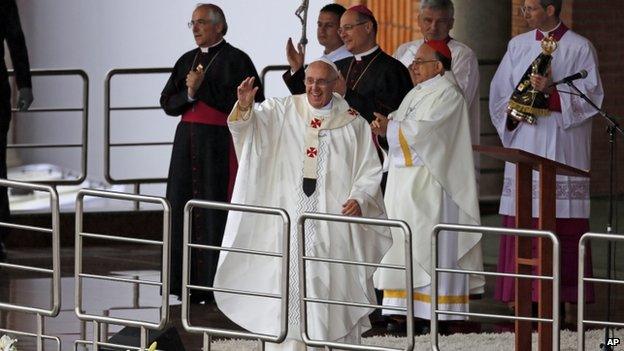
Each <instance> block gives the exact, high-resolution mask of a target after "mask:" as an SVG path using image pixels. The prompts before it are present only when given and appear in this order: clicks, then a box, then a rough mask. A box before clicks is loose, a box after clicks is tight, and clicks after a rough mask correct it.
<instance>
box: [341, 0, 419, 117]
mask: <svg viewBox="0 0 624 351" xmlns="http://www.w3.org/2000/svg"><path fill="white" fill-rule="evenodd" d="M338 33H339V34H340V37H341V38H342V41H343V42H344V44H345V46H346V48H347V50H349V51H350V52H351V54H353V55H352V56H350V57H347V58H344V59H342V60H339V61H336V66H338V69H339V70H340V73H341V74H342V78H344V79H340V80H339V82H338V85H337V91H338V92H339V93H340V94H341V95H342V96H344V98H345V99H346V100H347V101H348V102H349V105H350V106H351V107H352V108H354V109H356V110H357V111H358V112H359V113H360V114H361V115H362V117H364V118H365V119H366V120H367V121H369V122H372V121H373V120H374V119H375V117H374V116H373V112H379V113H382V114H388V113H390V112H392V111H394V110H396V109H397V108H398V107H399V104H400V103H401V101H402V100H403V98H404V97H405V95H406V94H407V92H408V91H410V89H411V88H412V86H413V85H412V82H411V81H410V76H409V72H408V71H407V68H405V66H403V65H402V64H401V62H399V61H398V60H396V59H395V58H393V57H392V56H390V55H388V54H386V53H385V52H384V51H383V50H382V49H381V48H380V47H379V45H377V39H376V37H377V20H376V19H375V16H374V15H373V12H372V11H371V10H369V9H368V8H367V7H366V6H364V5H356V6H352V7H350V8H349V9H348V10H347V11H346V12H345V13H344V14H343V15H342V17H341V18H340V28H339V29H338Z"/></svg>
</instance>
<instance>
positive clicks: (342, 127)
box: [214, 95, 392, 349]
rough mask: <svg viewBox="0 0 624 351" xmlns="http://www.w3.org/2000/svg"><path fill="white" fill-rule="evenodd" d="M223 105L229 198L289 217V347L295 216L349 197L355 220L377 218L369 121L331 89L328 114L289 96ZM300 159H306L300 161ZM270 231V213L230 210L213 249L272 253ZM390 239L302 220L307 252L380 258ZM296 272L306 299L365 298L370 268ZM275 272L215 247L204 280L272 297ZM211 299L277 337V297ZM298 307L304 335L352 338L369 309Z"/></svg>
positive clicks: (273, 228) (377, 168) (266, 261)
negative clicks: (231, 151)
mask: <svg viewBox="0 0 624 351" xmlns="http://www.w3.org/2000/svg"><path fill="white" fill-rule="evenodd" d="M232 111H233V112H232V114H231V115H230V117H229V119H228V126H229V128H230V131H231V133H232V137H233V140H234V146H235V149H236V155H237V157H238V160H239V168H238V174H237V177H236V184H235V186H234V192H233V195H232V202H233V203H240V204H248V205H259V206H271V207H280V208H284V209H285V210H286V211H287V212H288V214H289V216H290V220H291V235H290V240H291V244H290V255H291V259H290V262H291V267H290V272H289V276H290V284H289V287H290V293H289V296H290V301H289V309H288V310H289V317H288V326H289V331H288V336H287V338H288V339H287V341H288V340H290V341H289V342H288V344H292V341H294V340H301V336H300V335H301V334H300V330H299V324H300V323H299V322H300V320H299V318H300V316H299V297H300V292H299V288H298V279H299V273H298V264H297V254H298V247H299V246H298V245H299V243H298V239H297V220H298V219H299V216H300V215H301V214H302V213H303V212H306V211H313V212H324V213H335V214H340V213H341V211H342V204H344V203H345V202H346V201H347V200H348V199H355V200H357V201H358V203H359V205H360V207H361V209H362V212H363V215H364V216H367V217H375V218H385V217H386V214H385V209H384V204H383V199H382V195H381V190H380V186H379V184H380V181H381V165H380V163H379V158H378V157H377V154H376V151H375V146H374V145H373V142H372V138H371V131H370V127H369V126H368V124H367V123H366V121H365V120H364V119H363V118H361V117H360V116H359V115H358V114H357V112H355V111H354V110H351V109H349V106H348V104H347V103H346V101H345V100H344V99H342V98H341V97H339V96H338V95H334V98H333V100H332V104H331V109H330V110H318V109H313V108H312V107H311V106H310V105H309V104H308V102H307V98H306V96H305V95H297V96H290V97H286V98H276V99H268V100H266V101H265V102H263V103H262V104H261V105H260V106H259V107H258V108H254V109H251V110H250V111H248V112H246V113H243V112H240V111H239V110H238V108H237V107H236V106H235V107H234V109H233V110H232ZM311 128H315V129H318V130H317V131H311V130H310V129H311ZM315 137H317V139H314V138H315ZM311 147H313V148H314V150H312V149H310V148H311ZM310 157H314V158H315V160H313V161H311V160H306V159H307V158H310ZM312 172H314V173H315V174H311V173H312ZM304 176H305V177H306V178H312V179H314V180H315V188H314V192H313V193H312V194H311V195H310V196H306V195H305V194H304V192H303V189H302V186H303V178H304ZM280 230H281V226H280V222H279V220H278V219H277V218H276V217H274V216H267V215H257V214H250V213H241V212H230V213H229V216H228V221H227V225H226V229H225V234H224V238H223V246H232V247H237V248H248V249H254V250H263V251H272V252H281V243H282V237H281V236H280V235H281V233H280ZM391 242H392V240H391V234H390V231H389V230H387V229H384V228H378V227H363V226H360V225H350V224H344V223H334V222H320V221H308V222H306V237H305V245H306V250H307V251H306V254H307V255H312V256H317V257H325V258H335V259H345V260H354V261H361V262H380V261H381V257H382V256H383V254H384V253H385V252H386V251H387V249H388V248H389V247H390V245H391ZM306 272H307V284H308V296H309V297H315V298H321V299H330V300H341V301H353V302H360V303H375V294H374V291H373V285H372V275H373V272H374V270H373V269H372V268H364V267H354V266H346V265H336V264H326V263H309V264H308V266H307V271H306ZM280 274H281V266H280V259H278V258H270V257H262V256H257V255H243V254H237V253H231V252H230V253H227V252H222V253H221V255H220V257H219V266H218V269H217V274H216V277H215V282H214V286H215V287H221V288H229V289H238V290H247V291H256V292H263V293H271V294H279V293H280V284H281V281H280ZM215 300H216V302H217V305H218V307H219V309H220V310H221V311H223V313H225V315H226V316H228V318H230V319H231V320H232V321H234V322H235V323H237V324H239V325H240V326H242V327H244V328H245V329H248V330H250V331H253V332H259V333H266V334H273V335H276V334H277V333H278V331H279V320H280V301H279V300H277V299H268V298H257V297H248V296H241V295H232V294H225V293H217V292H215ZM307 306H308V326H309V328H308V333H309V334H308V335H309V336H310V337H312V338H315V339H321V340H332V341H335V340H339V339H344V338H345V337H349V336H352V335H356V336H357V337H358V338H359V335H360V333H361V332H364V331H365V330H366V329H367V328H369V327H370V325H368V314H369V313H370V312H371V309H366V308H352V307H342V306H335V305H327V304H316V303H314V304H308V305H307ZM286 344H287V343H285V344H284V345H286ZM293 345H299V346H301V343H300V342H296V343H294V344H293ZM284 347H289V346H284ZM293 348H295V349H296V347H294V346H293Z"/></svg>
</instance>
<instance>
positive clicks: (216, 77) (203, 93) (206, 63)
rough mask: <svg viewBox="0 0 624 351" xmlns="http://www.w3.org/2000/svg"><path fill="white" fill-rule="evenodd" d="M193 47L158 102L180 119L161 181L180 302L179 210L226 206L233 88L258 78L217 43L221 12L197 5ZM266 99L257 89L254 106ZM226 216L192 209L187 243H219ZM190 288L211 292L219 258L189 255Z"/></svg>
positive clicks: (245, 61)
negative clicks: (200, 204) (191, 204)
mask: <svg viewBox="0 0 624 351" xmlns="http://www.w3.org/2000/svg"><path fill="white" fill-rule="evenodd" d="M188 25H189V28H190V29H191V30H192V34H193V37H194V39H195V44H196V45H197V47H196V48H194V49H193V50H191V51H188V52H187V53H185V54H184V55H182V57H180V58H179V59H178V61H177V62H176V63H175V66H174V67H173V72H172V73H171V77H170V78H169V80H168V81H167V83H166V85H165V88H164V89H163V91H162V95H161V97H160V105H161V106H162V108H163V110H164V111H165V113H167V114H168V115H170V116H176V117H177V116H182V118H181V120H180V123H179V124H178V126H177V129H176V132H175V139H174V141H173V149H172V152H171V163H170V166H169V176H168V180H167V199H168V200H169V201H170V203H171V215H172V223H171V245H172V250H171V284H170V291H171V294H173V295H177V296H179V297H181V290H182V228H183V213H184V205H185V204H186V202H188V200H190V199H202V200H213V201H229V199H230V196H231V191H232V188H233V184H234V178H235V176H236V170H237V162H236V155H235V153H234V148H233V146H232V137H231V135H230V131H229V129H228V127H227V122H226V120H227V116H228V115H229V113H230V112H231V111H232V107H233V106H234V104H235V102H236V99H237V97H236V87H237V86H238V84H239V83H240V82H241V81H242V80H243V79H245V78H246V77H256V80H255V82H256V83H255V84H256V86H258V87H259V86H260V83H259V79H258V78H257V77H258V73H257V72H256V69H255V67H254V65H253V62H252V61H251V59H250V58H249V56H248V55H247V54H245V53H244V52H243V51H241V50H239V49H237V48H235V47H234V46H232V45H230V44H229V43H228V42H226V40H225V39H224V38H223V37H224V36H225V34H226V33H227V30H228V24H227V22H226V18H225V15H224V13H223V11H222V10H221V8H219V7H218V6H216V5H213V4H199V5H197V7H196V8H195V10H194V11H193V15H192V19H191V21H190V22H189V24H188ZM262 100H264V96H263V94H262V90H260V92H259V93H258V94H257V95H256V101H262ZM226 217H227V213H225V212H222V211H215V210H199V209H198V210H195V211H194V213H193V217H192V223H193V227H192V228H191V230H192V235H191V240H192V242H193V243H197V244H204V245H216V246H219V245H221V239H222V237H223V230H224V228H225V221H226ZM191 257H192V259H191V264H190V274H191V277H190V278H191V279H190V282H191V284H194V285H204V286H212V281H213V279H214V274H215V270H216V267H217V259H218V253H216V252H214V251H209V250H201V251H199V250H197V251H196V252H193V254H192V255H191ZM213 301H214V298H213V296H212V294H211V293H209V292H204V291H192V292H191V302H192V303H211V302H213Z"/></svg>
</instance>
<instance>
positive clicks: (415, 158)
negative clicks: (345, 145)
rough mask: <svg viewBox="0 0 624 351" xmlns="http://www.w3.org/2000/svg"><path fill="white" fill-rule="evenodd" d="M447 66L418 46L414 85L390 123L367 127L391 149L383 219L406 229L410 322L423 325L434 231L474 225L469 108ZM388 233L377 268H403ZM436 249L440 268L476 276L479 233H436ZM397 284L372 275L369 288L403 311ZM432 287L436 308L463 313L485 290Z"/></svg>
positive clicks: (431, 48)
mask: <svg viewBox="0 0 624 351" xmlns="http://www.w3.org/2000/svg"><path fill="white" fill-rule="evenodd" d="M450 65H451V52H450V50H449V48H448V46H447V45H446V43H445V42H444V41H433V40H430V41H428V42H427V43H426V44H425V45H422V46H421V47H420V48H419V49H418V51H417V53H416V58H415V59H414V62H413V63H412V65H411V66H410V71H411V73H412V79H413V80H414V84H416V86H415V87H414V88H413V89H412V90H411V91H410V92H409V93H408V94H407V96H406V97H405V99H404V100H403V102H402V103H401V106H400V107H399V109H398V110H397V111H395V112H393V113H392V114H390V116H389V118H388V119H387V118H385V117H384V116H381V115H379V114H378V115H377V119H376V120H375V121H374V122H373V123H372V124H371V126H372V127H373V131H374V132H375V133H377V134H385V135H386V138H387V139H388V144H389V145H390V152H389V162H390V165H389V167H390V169H389V171H388V186H387V188H386V194H385V203H386V208H387V210H388V218H391V219H401V220H405V221H407V223H408V224H409V225H410V227H411V229H412V235H413V238H412V250H413V260H414V265H413V266H414V290H415V291H414V296H413V298H414V316H415V317H419V318H423V319H430V308H431V290H430V287H431V233H432V230H433V227H434V226H435V225H436V224H438V223H459V224H473V225H478V224H479V223H480V220H479V205H478V201H477V192H476V182H475V174H474V165H473V161H472V157H471V155H472V147H471V143H470V135H469V132H468V110H467V108H466V105H467V104H466V100H465V99H464V97H463V96H462V93H461V90H460V88H459V87H458V86H457V85H456V83H455V80H454V78H453V73H452V72H451V71H450ZM394 234H395V233H393V236H394V244H393V246H392V248H391V249H390V250H389V251H388V253H387V254H386V256H385V257H384V259H383V262H384V263H392V264H402V263H403V262H404V259H405V258H404V254H403V252H404V247H403V240H402V239H400V235H398V233H396V235H394ZM438 243H439V246H438V247H439V250H438V253H439V260H438V262H439V266H440V267H444V268H462V269H469V270H482V266H483V263H482V253H481V234H475V233H470V234H469V233H459V234H458V233H448V232H442V233H441V234H440V236H439V241H438ZM402 282H403V276H402V273H401V272H399V271H391V270H388V269H380V270H379V271H378V272H377V273H376V274H375V287H376V288H378V289H384V299H383V302H384V305H392V306H402V307H405V306H406V297H407V296H406V294H405V290H404V289H403V284H402ZM438 282H439V284H440V286H439V288H438V296H439V299H438V302H439V304H440V308H441V309H444V310H452V311H468V299H469V295H470V293H482V292H483V286H484V279H483V277H482V276H474V277H473V276H467V275H463V274H447V273H445V274H441V275H440V276H439V280H438ZM383 313H384V314H396V312H395V311H387V310H384V311H383ZM403 314H404V313H403ZM395 318H397V319H398V316H395ZM440 318H441V319H458V318H461V317H457V316H446V315H441V316H440Z"/></svg>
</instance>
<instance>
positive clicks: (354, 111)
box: [347, 108, 359, 116]
mask: <svg viewBox="0 0 624 351" xmlns="http://www.w3.org/2000/svg"><path fill="white" fill-rule="evenodd" d="M347 112H348V113H349V114H350V115H351V116H357V115H358V114H359V113H358V112H357V111H356V110H354V109H352V108H350V109H349V110H348V111H347Z"/></svg>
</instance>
